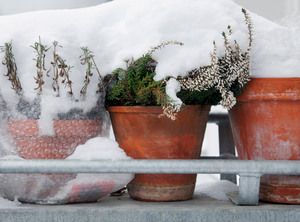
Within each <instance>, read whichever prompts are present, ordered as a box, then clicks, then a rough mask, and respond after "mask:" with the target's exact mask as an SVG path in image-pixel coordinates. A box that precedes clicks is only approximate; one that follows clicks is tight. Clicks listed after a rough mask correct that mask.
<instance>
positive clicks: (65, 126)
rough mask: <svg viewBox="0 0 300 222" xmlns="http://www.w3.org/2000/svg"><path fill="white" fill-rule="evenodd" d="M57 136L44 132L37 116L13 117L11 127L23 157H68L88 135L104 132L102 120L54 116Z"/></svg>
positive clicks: (10, 130)
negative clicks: (47, 134) (40, 128)
mask: <svg viewBox="0 0 300 222" xmlns="http://www.w3.org/2000/svg"><path fill="white" fill-rule="evenodd" d="M53 127H54V131H55V135H54V136H40V135H39V127H38V121H37V120H9V121H8V123H7V131H8V133H9V135H10V137H11V138H12V140H13V143H14V144H15V146H16V149H17V152H18V154H19V156H20V157H22V158H25V159H64V158H66V157H68V156H69V155H71V154H72V153H73V152H74V149H75V148H76V147H77V146H78V145H79V144H83V143H85V142H86V141H87V140H88V139H90V138H93V137H96V136H98V135H100V134H101V130H102V123H101V120H99V119H95V120H53Z"/></svg>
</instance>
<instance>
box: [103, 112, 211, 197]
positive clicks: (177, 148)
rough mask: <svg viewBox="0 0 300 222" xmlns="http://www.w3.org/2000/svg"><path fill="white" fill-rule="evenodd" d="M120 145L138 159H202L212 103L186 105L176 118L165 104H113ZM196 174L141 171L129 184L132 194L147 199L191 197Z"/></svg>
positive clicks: (113, 119) (130, 193) (113, 124)
mask: <svg viewBox="0 0 300 222" xmlns="http://www.w3.org/2000/svg"><path fill="white" fill-rule="evenodd" d="M108 110H109V112H110V116H111V121H112V126H113V129H114V133H115V136H116V140H117V141H118V143H119V145H120V147H122V148H123V149H124V150H125V152H126V153H127V155H129V156H131V157H133V158H134V159H198V158H199V156H200V152H201V146H202V141H203V137H204V132H205V128H206V123H207V119H208V113H209V110H210V107H209V106H186V107H184V108H183V110H182V111H181V112H180V113H179V114H178V116H177V119H176V120H175V121H172V120H170V119H168V118H167V117H162V116H161V114H162V109H161V107H141V106H137V107H126V106H119V107H110V108H109V109H108ZM195 181H196V175H166V174H164V175H159V174H138V175H136V176H135V179H134V180H133V181H132V182H131V183H130V184H129V185H128V191H129V195H130V196H131V197H132V198H133V199H136V200H144V201H178V200H188V199H191V198H192V196H193V192H194V188H195Z"/></svg>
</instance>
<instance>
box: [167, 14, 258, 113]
mask: <svg viewBox="0 0 300 222" xmlns="http://www.w3.org/2000/svg"><path fill="white" fill-rule="evenodd" d="M242 12H243V14H244V16H245V22H246V24H247V26H248V34H249V44H248V48H247V50H246V51H244V52H243V51H242V49H241V47H240V45H239V44H238V43H237V41H234V42H233V43H232V42H231V41H230V39H229V37H230V36H231V34H232V28H231V26H228V27H227V32H223V33H222V35H223V39H224V46H225V53H224V57H221V58H218V56H217V45H216V43H215V42H214V43H213V46H214V47H213V52H212V53H211V65H209V66H204V67H199V68H197V69H194V70H192V71H190V72H189V73H188V75H185V76H184V77H178V78H177V81H178V82H179V83H180V87H181V90H183V91H189V92H200V93H201V92H205V91H208V90H213V91H216V92H217V94H219V96H220V101H219V102H218V103H219V104H220V105H222V106H223V107H225V108H226V109H228V110H229V109H231V108H232V107H233V106H234V105H235V104H236V96H238V95H239V94H240V93H241V90H242V89H243V88H244V87H245V85H246V84H247V83H248V82H249V81H250V51H251V46H252V42H253V25H252V22H251V18H250V15H249V13H248V12H247V11H246V10H245V9H242ZM215 96H216V97H218V95H215ZM163 109H164V114H165V115H166V116H168V117H170V118H173V119H174V118H175V116H176V113H177V112H178V111H180V106H178V105H177V106H176V105H174V103H172V101H169V103H168V104H167V106H165V107H163Z"/></svg>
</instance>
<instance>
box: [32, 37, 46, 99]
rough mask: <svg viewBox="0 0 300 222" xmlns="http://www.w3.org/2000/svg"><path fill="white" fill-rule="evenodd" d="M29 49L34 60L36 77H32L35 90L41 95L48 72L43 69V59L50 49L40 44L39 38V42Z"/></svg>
mask: <svg viewBox="0 0 300 222" xmlns="http://www.w3.org/2000/svg"><path fill="white" fill-rule="evenodd" d="M31 47H32V48H33V49H34V52H35V58H34V59H33V60H34V61H35V62H36V65H35V66H36V76H35V77H34V80H35V83H36V85H37V87H36V88H35V90H38V94H41V93H42V91H43V85H44V84H45V81H44V77H45V76H46V75H47V74H48V72H49V70H47V69H46V67H45V58H46V53H47V51H48V50H49V49H50V48H48V47H47V46H46V45H44V44H42V42H41V38H40V37H39V41H38V42H35V43H34V44H33V45H32V46H31Z"/></svg>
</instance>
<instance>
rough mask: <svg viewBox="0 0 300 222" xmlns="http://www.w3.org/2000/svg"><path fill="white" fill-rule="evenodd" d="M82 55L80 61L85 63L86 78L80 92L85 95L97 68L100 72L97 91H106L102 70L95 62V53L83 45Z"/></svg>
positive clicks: (98, 72)
mask: <svg viewBox="0 0 300 222" xmlns="http://www.w3.org/2000/svg"><path fill="white" fill-rule="evenodd" d="M81 50H82V53H83V54H82V55H81V56H80V61H81V64H82V65H85V67H86V71H85V78H84V85H83V87H82V89H81V90H80V94H81V95H82V96H83V97H85V96H86V93H87V89H88V85H89V84H90V81H91V78H92V76H93V75H94V74H93V70H96V72H97V74H98V89H97V93H100V92H104V91H105V85H104V84H103V78H102V76H101V73H100V70H99V68H98V66H97V64H96V62H95V59H94V57H95V56H94V54H93V52H92V51H91V50H90V49H89V48H88V47H81Z"/></svg>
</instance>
